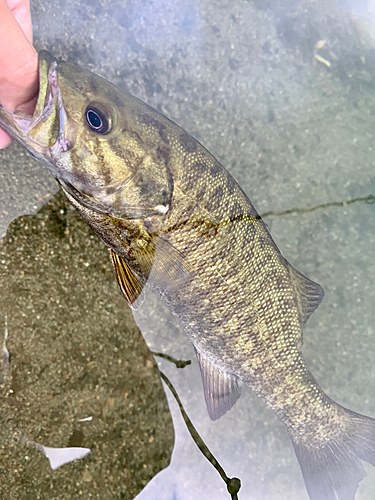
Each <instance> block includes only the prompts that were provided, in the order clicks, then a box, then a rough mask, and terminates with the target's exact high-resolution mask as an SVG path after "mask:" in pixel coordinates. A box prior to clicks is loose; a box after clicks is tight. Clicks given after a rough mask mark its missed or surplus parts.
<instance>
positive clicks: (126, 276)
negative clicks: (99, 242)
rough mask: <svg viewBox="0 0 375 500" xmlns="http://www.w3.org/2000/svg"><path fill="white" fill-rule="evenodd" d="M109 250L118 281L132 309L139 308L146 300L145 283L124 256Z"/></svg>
mask: <svg viewBox="0 0 375 500" xmlns="http://www.w3.org/2000/svg"><path fill="white" fill-rule="evenodd" d="M108 250H109V256H110V258H111V263H112V266H113V269H114V271H115V275H116V278H117V283H118V284H119V287H120V289H121V291H122V293H123V295H124V297H125V299H126V300H127V302H128V304H129V306H130V307H131V308H132V309H134V310H136V309H139V307H140V306H141V304H142V303H143V301H144V292H143V288H144V283H141V280H140V278H139V277H138V276H137V275H136V274H135V272H134V271H133V270H132V269H131V268H130V267H129V265H128V264H127V262H126V261H125V260H124V259H123V258H122V257H120V256H119V255H117V253H115V252H114V251H113V250H112V249H110V248H109V249H108Z"/></svg>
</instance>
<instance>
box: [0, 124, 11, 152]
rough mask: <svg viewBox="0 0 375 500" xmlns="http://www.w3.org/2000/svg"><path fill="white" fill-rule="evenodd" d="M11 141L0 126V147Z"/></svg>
mask: <svg viewBox="0 0 375 500" xmlns="http://www.w3.org/2000/svg"><path fill="white" fill-rule="evenodd" d="M11 142H12V138H11V137H10V136H9V135H8V134H7V133H6V132H5V130H3V129H1V128H0V149H3V148H6V147H7V146H9V144H10V143H11Z"/></svg>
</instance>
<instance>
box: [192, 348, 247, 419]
mask: <svg viewBox="0 0 375 500" xmlns="http://www.w3.org/2000/svg"><path fill="white" fill-rule="evenodd" d="M195 352H196V354H197V358H198V362H199V367H200V370H201V375H202V382H203V391H204V398H205V400H206V406H207V411H208V414H209V416H210V418H211V420H218V419H219V418H220V417H222V416H223V415H224V414H225V413H226V412H227V411H228V410H230V409H231V408H232V406H234V404H235V403H236V402H237V400H238V399H239V398H240V396H241V394H242V382H241V381H240V380H239V378H238V377H236V376H235V375H231V374H229V373H226V372H223V371H221V370H219V369H218V368H216V367H215V366H214V365H213V364H212V363H211V362H210V361H209V360H208V359H206V358H205V357H204V356H203V355H202V354H201V353H200V352H199V350H198V349H197V348H195Z"/></svg>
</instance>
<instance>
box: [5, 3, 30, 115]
mask: <svg viewBox="0 0 375 500" xmlns="http://www.w3.org/2000/svg"><path fill="white" fill-rule="evenodd" d="M0 19H1V22H0V103H1V105H2V106H4V107H5V108H8V109H9V110H10V111H14V109H15V108H16V107H17V106H18V105H20V104H23V103H25V102H28V101H29V100H31V99H32V98H33V97H34V96H35V95H36V94H37V92H38V79H37V76H38V56H37V53H36V51H35V49H34V47H33V46H32V44H31V42H30V41H29V39H28V38H27V36H26V35H25V34H24V32H23V31H22V28H21V26H20V25H19V24H18V22H17V21H16V20H15V19H14V17H13V15H12V13H11V10H10V8H9V6H8V4H7V3H6V1H5V0H0Z"/></svg>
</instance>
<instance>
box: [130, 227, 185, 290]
mask: <svg viewBox="0 0 375 500" xmlns="http://www.w3.org/2000/svg"><path fill="white" fill-rule="evenodd" d="M149 238H150V240H149V242H148V244H147V245H146V246H143V247H142V246H141V245H139V246H137V243H136V242H135V243H134V244H133V245H132V247H131V257H132V258H133V259H134V260H135V261H136V262H137V264H138V266H139V267H140V269H142V272H143V274H144V276H145V278H146V281H147V282H148V283H149V284H152V285H155V286H156V287H158V288H161V289H165V290H169V291H171V290H172V291H173V290H179V289H181V287H183V286H184V285H185V284H186V283H187V282H188V281H189V279H190V278H191V276H192V272H191V269H190V266H189V264H188V263H187V262H186V259H185V258H184V256H183V255H182V254H181V252H180V251H179V250H177V248H175V247H174V246H173V245H171V244H170V243H169V242H168V241H166V240H164V239H163V238H160V236H157V235H155V234H150V235H149Z"/></svg>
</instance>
